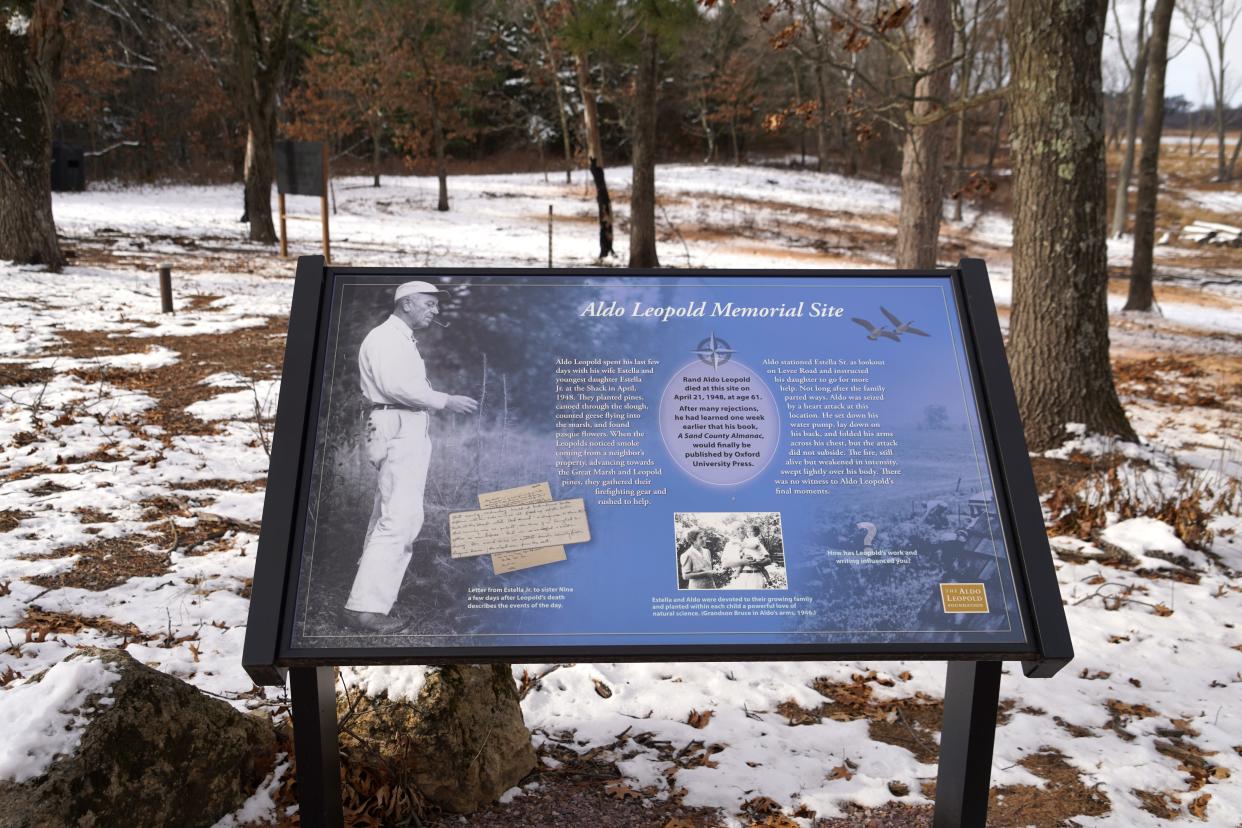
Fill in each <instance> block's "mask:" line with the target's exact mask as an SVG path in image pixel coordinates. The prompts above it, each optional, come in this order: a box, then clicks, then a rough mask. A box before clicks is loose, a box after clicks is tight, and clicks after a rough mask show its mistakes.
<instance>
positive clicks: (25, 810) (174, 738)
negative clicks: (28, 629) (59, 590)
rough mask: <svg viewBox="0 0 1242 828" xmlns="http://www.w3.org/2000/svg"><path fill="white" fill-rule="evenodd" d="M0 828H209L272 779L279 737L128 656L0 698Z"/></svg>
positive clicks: (87, 652)
mask: <svg viewBox="0 0 1242 828" xmlns="http://www.w3.org/2000/svg"><path fill="white" fill-rule="evenodd" d="M0 732H3V733H4V738H3V739H2V740H0V742H3V744H0V828H53V826H54V827H55V828H63V826H69V825H73V826H103V825H125V826H129V827H130V828H143V826H168V825H176V826H186V828H191V826H209V825H213V824H214V823H215V822H217V821H218V820H219V819H220V818H221V817H223V816H225V815H226V814H228V813H230V812H232V811H234V810H236V809H237V808H239V807H240V806H241V805H242V803H243V802H245V800H246V798H247V796H248V795H249V794H250V793H252V792H253V791H254V789H255V788H256V787H257V786H258V785H259V784H260V783H261V782H262V781H263V779H264V777H265V776H267V774H268V773H269V772H270V771H271V770H272V767H273V765H274V763H275V756H276V736H275V732H274V731H273V729H272V726H271V724H270V723H269V722H267V721H266V720H265V719H261V718H258V717H255V716H248V715H245V714H244V713H239V712H238V711H237V710H235V709H233V707H232V706H231V705H229V704H228V703H226V702H223V701H220V700H218V699H214V698H211V697H210V696H207V695H205V694H204V693H202V692H200V691H199V690H197V689H195V688H194V687H191V686H190V685H188V684H186V683H185V682H182V681H179V680H178V679H175V678H173V677H172V676H168V675H165V674H163V673H161V672H159V671H157V670H152V669H151V668H149V667H145V666H143V665H142V664H139V663H138V662H137V661H135V660H134V659H133V657H131V656H130V655H129V654H128V653H126V652H125V651H124V650H101V649H84V650H81V651H79V652H77V653H75V654H73V655H72V656H70V657H69V658H68V659H66V660H65V661H63V662H61V663H60V664H57V665H56V666H54V667H52V668H51V669H49V670H47V671H45V672H44V673H42V674H40V675H38V676H35V677H33V678H32V679H31V680H30V681H28V682H25V683H23V684H21V685H17V686H15V687H10V688H9V689H7V690H3V691H0Z"/></svg>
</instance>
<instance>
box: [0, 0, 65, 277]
mask: <svg viewBox="0 0 1242 828" xmlns="http://www.w3.org/2000/svg"><path fill="white" fill-rule="evenodd" d="M63 8H64V0H37V2H35V3H34V4H33V6H32V8H31V10H30V17H29V20H28V21H26V25H25V26H24V27H23V26H22V25H20V23H19V22H18V16H17V13H16V12H12V11H10V12H9V13H8V14H7V15H0V112H3V113H4V122H5V123H4V126H3V128H0V259H11V260H13V261H15V262H18V263H21V264H39V265H43V266H45V267H46V268H47V269H48V270H51V271H59V270H60V269H61V268H62V267H63V266H64V264H65V259H64V256H63V255H62V253H61V250H60V242H59V241H58V240H57V238H56V222H55V220H54V219H53V217H52V100H53V94H54V91H55V81H56V76H57V74H58V73H59V68H60V58H61V53H62V51H63V49H64V42H65V36H64V30H63V28H62V19H61V14H62V11H63Z"/></svg>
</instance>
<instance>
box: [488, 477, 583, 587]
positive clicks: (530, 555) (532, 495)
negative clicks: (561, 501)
mask: <svg viewBox="0 0 1242 828" xmlns="http://www.w3.org/2000/svg"><path fill="white" fill-rule="evenodd" d="M551 500H552V488H551V487H550V486H549V485H548V484H547V483H532V484H531V485H529V486H518V487H517V488H515V489H502V490H501V491H498V492H483V493H481V494H480V495H479V507H480V508H483V509H498V508H500V507H503V506H524V505H526V504H527V503H548V502H551ZM563 560H565V547H563V546H540V547H537V548H535V549H519V550H517V551H515V552H498V553H496V554H494V555H492V571H493V572H494V573H496V574H497V575H502V574H504V573H506V572H516V571H517V570H519V569H530V568H531V567H533V566H543V565H544V564H550V563H556V562H557V561H563Z"/></svg>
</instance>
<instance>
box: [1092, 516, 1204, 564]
mask: <svg viewBox="0 0 1242 828" xmlns="http://www.w3.org/2000/svg"><path fill="white" fill-rule="evenodd" d="M1100 536H1101V537H1102V538H1103V539H1104V540H1106V541H1108V542H1109V543H1112V544H1116V545H1117V546H1120V547H1121V548H1122V549H1124V550H1126V551H1127V552H1129V553H1130V554H1131V555H1134V556H1135V557H1136V558H1138V559H1139V561H1140V562H1141V563H1142V565H1143V566H1147V567H1156V568H1159V567H1171V566H1172V564H1170V563H1169V562H1168V561H1165V560H1163V559H1160V558H1153V557H1152V556H1151V555H1150V554H1148V553H1150V552H1164V553H1166V554H1169V555H1180V556H1183V557H1186V558H1189V559H1190V560H1191V561H1192V562H1193V563H1194V564H1195V565H1196V566H1203V565H1206V563H1207V559H1206V558H1205V557H1204V555H1203V553H1202V552H1200V551H1198V550H1196V549H1191V548H1189V547H1188V546H1186V544H1184V543H1182V541H1181V539H1180V538H1178V537H1177V534H1176V533H1175V532H1174V531H1173V527H1172V526H1170V525H1169V524H1167V523H1165V522H1163V521H1160V520H1156V519H1155V518H1150V517H1137V518H1130V519H1129V520H1123V521H1121V522H1120V523H1114V524H1113V525H1112V526H1109V527H1106V528H1105V529H1104V531H1103V532H1101V533H1100Z"/></svg>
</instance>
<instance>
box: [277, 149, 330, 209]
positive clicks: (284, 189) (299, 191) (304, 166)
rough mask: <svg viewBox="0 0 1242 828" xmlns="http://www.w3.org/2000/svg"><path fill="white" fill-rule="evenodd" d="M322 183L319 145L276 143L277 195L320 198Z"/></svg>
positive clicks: (321, 154) (322, 189)
mask: <svg viewBox="0 0 1242 828" xmlns="http://www.w3.org/2000/svg"><path fill="white" fill-rule="evenodd" d="M323 182H324V169H323V144H322V143H320V142H319V141H277V142H276V192H278V193H282V194H284V195H308V196H322V195H323V194H324V184H323Z"/></svg>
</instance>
